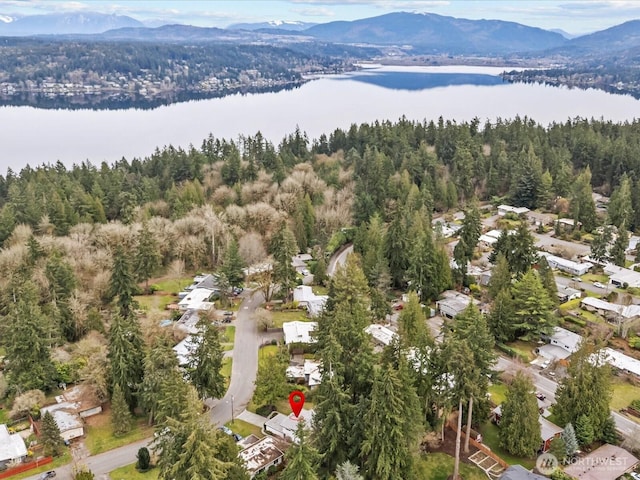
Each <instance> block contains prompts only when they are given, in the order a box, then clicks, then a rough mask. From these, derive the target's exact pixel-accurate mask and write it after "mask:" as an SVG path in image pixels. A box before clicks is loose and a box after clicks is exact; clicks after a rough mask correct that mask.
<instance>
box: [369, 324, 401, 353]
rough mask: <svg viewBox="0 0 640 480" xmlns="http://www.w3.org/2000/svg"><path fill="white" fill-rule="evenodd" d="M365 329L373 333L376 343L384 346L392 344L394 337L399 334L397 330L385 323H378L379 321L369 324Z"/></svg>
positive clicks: (370, 333)
mask: <svg viewBox="0 0 640 480" xmlns="http://www.w3.org/2000/svg"><path fill="white" fill-rule="evenodd" d="M364 331H365V332H367V333H368V334H369V335H371V336H372V337H373V339H374V340H375V341H376V343H378V344H379V345H382V346H383V347H386V346H387V345H389V344H391V342H392V341H393V339H394V338H395V337H396V336H397V334H396V332H394V331H393V330H390V329H388V328H387V327H385V326H383V325H378V324H377V323H374V324H371V325H369V326H368V327H367V328H365V329H364Z"/></svg>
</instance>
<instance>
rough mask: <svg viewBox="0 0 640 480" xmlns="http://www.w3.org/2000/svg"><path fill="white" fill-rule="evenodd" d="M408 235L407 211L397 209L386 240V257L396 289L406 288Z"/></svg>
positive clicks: (392, 217) (392, 282)
mask: <svg viewBox="0 0 640 480" xmlns="http://www.w3.org/2000/svg"><path fill="white" fill-rule="evenodd" d="M407 233H408V232H407V223H406V218H405V210H404V209H403V208H397V207H396V209H395V211H394V212H393V214H392V216H391V223H390V224H389V227H388V228H387V233H386V235H385V238H384V248H385V255H386V257H387V262H388V265H389V273H390V274H391V284H392V285H393V287H395V288H401V287H403V286H404V283H405V281H406V275H407V269H408V268H409V259H408V251H409V242H408V237H407Z"/></svg>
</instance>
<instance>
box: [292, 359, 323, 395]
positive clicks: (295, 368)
mask: <svg viewBox="0 0 640 480" xmlns="http://www.w3.org/2000/svg"><path fill="white" fill-rule="evenodd" d="M287 378H288V379H290V380H293V381H298V382H304V384H305V385H307V386H308V387H309V389H310V390H313V389H314V388H316V387H317V386H318V385H320V383H322V373H321V372H320V362H315V361H313V360H309V359H308V358H305V359H304V363H303V364H302V365H289V366H288V367H287Z"/></svg>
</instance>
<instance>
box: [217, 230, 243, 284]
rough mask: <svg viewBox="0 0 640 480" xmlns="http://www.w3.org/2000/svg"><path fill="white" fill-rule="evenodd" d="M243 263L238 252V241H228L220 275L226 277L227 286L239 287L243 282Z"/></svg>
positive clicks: (232, 239) (233, 239)
mask: <svg viewBox="0 0 640 480" xmlns="http://www.w3.org/2000/svg"><path fill="white" fill-rule="evenodd" d="M244 267H245V265H244V262H243V261H242V257H240V252H239V251H238V241H237V240H236V239H235V237H234V238H231V240H229V244H228V245H227V251H226V252H225V255H224V260H223V262H222V273H223V274H224V275H225V276H226V277H227V280H228V282H229V285H230V286H232V287H239V286H241V285H242V282H244Z"/></svg>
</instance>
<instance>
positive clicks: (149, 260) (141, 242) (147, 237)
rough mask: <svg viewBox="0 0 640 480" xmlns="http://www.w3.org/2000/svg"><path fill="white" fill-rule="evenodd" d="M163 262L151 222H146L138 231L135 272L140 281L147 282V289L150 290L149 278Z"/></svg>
mask: <svg viewBox="0 0 640 480" xmlns="http://www.w3.org/2000/svg"><path fill="white" fill-rule="evenodd" d="M161 263H162V258H161V255H160V251H159V248H158V243H157V242H156V240H155V238H154V236H153V234H152V233H151V231H150V230H149V224H148V223H147V222H144V223H143V224H142V229H141V230H140V232H139V233H138V236H137V243H136V251H135V259H134V272H135V274H136V277H137V279H138V281H141V282H142V281H144V282H145V290H146V291H147V292H148V291H149V279H150V278H151V277H152V276H153V275H154V274H155V273H156V272H157V270H158V268H160V265H161Z"/></svg>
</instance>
